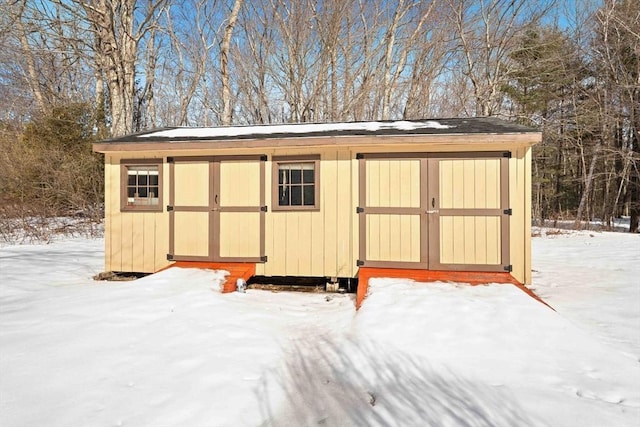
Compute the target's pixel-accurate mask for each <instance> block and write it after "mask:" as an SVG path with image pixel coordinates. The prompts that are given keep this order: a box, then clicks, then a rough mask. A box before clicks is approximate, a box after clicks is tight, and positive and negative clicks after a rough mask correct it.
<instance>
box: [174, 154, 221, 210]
mask: <svg viewBox="0 0 640 427" xmlns="http://www.w3.org/2000/svg"><path fill="white" fill-rule="evenodd" d="M174 171H175V182H176V189H175V205H176V206H208V205H209V184H210V179H209V162H183V163H178V162H176V164H175V166H174ZM164 181H165V183H166V185H169V177H168V176H167V177H165V179H164Z"/></svg>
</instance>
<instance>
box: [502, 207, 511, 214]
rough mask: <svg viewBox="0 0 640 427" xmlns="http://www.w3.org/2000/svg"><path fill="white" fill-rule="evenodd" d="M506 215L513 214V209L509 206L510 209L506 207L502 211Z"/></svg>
mask: <svg viewBox="0 0 640 427" xmlns="http://www.w3.org/2000/svg"><path fill="white" fill-rule="evenodd" d="M502 212H503V213H504V214H505V215H513V209H511V208H509V209H505V210H503V211H502Z"/></svg>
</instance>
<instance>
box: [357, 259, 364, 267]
mask: <svg viewBox="0 0 640 427" xmlns="http://www.w3.org/2000/svg"><path fill="white" fill-rule="evenodd" d="M356 265H357V266H358V267H361V266H363V265H364V261H362V260H360V259H359V260H357V261H356Z"/></svg>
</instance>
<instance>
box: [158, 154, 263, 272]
mask: <svg viewBox="0 0 640 427" xmlns="http://www.w3.org/2000/svg"><path fill="white" fill-rule="evenodd" d="M224 161H259V162H260V165H259V167H260V172H259V174H260V206H226V207H221V206H220V163H221V162H224ZM266 161H267V156H266V155H263V154H256V155H237V156H231V155H230V156H175V157H167V163H168V164H169V204H168V205H167V212H168V213H169V253H168V254H167V260H169V261H200V262H256V263H260V262H266V260H267V257H266V255H265V223H266V215H265V214H266V212H267V206H266V202H265V201H266V196H265V170H266V167H265V163H266ZM176 162H186V163H188V162H194V163H195V162H200V163H202V162H208V163H209V178H208V180H209V195H208V206H175V190H176V189H175V184H176V183H175V163H176ZM175 212H207V213H208V214H209V218H208V223H209V233H208V234H209V235H208V237H207V240H208V246H209V251H208V252H209V253H208V255H207V256H192V255H178V254H175V233H176V229H175ZM221 212H256V213H259V214H260V243H259V245H260V256H259V257H221V256H220V213H221Z"/></svg>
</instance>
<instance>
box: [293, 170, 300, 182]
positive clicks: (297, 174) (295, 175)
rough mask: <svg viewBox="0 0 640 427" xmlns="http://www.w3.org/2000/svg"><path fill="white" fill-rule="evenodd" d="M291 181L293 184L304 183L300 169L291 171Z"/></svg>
mask: <svg viewBox="0 0 640 427" xmlns="http://www.w3.org/2000/svg"><path fill="white" fill-rule="evenodd" d="M291 183H292V184H301V183H302V171H301V170H300V169H294V170H292V171H291Z"/></svg>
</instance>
